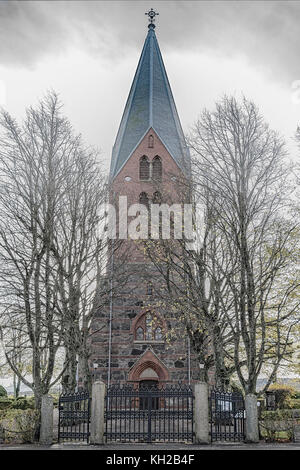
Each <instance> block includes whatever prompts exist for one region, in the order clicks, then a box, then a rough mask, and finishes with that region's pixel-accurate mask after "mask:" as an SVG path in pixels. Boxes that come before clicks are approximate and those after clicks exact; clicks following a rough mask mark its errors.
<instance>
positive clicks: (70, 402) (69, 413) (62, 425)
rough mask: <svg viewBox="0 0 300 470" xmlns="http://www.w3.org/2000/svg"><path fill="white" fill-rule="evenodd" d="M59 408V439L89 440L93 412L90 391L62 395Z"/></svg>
mask: <svg viewBox="0 0 300 470" xmlns="http://www.w3.org/2000/svg"><path fill="white" fill-rule="evenodd" d="M58 410H59V411H58V412H59V415H58V441H59V442H60V441H65V440H70V441H87V442H89V436H90V429H89V428H90V414H91V413H90V395H89V392H77V393H73V394H63V395H61V396H60V397H59V403H58Z"/></svg>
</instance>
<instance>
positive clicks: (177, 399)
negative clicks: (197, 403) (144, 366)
mask: <svg viewBox="0 0 300 470" xmlns="http://www.w3.org/2000/svg"><path fill="white" fill-rule="evenodd" d="M193 400H194V396H193V390H192V388H191V387H190V386H188V385H170V386H166V387H165V388H157V387H155V386H152V387H150V388H149V387H143V386H142V387H140V388H136V387H134V386H132V385H123V386H122V385H111V386H110V387H109V388H108V390H107V393H106V406H105V421H106V425H105V437H106V442H107V441H120V442H131V441H135V442H153V441H156V442H176V441H177V442H178V441H179V442H184V441H191V442H192V441H193Z"/></svg>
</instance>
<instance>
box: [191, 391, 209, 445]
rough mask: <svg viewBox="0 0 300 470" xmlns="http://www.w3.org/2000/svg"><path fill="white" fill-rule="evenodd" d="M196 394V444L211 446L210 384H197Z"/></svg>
mask: <svg viewBox="0 0 300 470" xmlns="http://www.w3.org/2000/svg"><path fill="white" fill-rule="evenodd" d="M194 394H195V402H194V430H195V444H209V443H210V439H209V406H208V384H207V383H206V382H198V383H196V384H195V386H194Z"/></svg>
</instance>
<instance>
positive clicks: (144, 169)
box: [140, 155, 150, 180]
mask: <svg viewBox="0 0 300 470" xmlns="http://www.w3.org/2000/svg"><path fill="white" fill-rule="evenodd" d="M149 178H150V163H149V160H148V158H147V157H146V155H144V156H143V157H141V159H140V180H148V179H149Z"/></svg>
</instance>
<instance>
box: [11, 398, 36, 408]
mask: <svg viewBox="0 0 300 470" xmlns="http://www.w3.org/2000/svg"><path fill="white" fill-rule="evenodd" d="M10 407H11V408H12V409H14V410H28V409H30V410H33V409H34V397H30V398H26V397H18V398H17V399H16V400H14V401H13V402H12V404H11V406H10Z"/></svg>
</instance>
